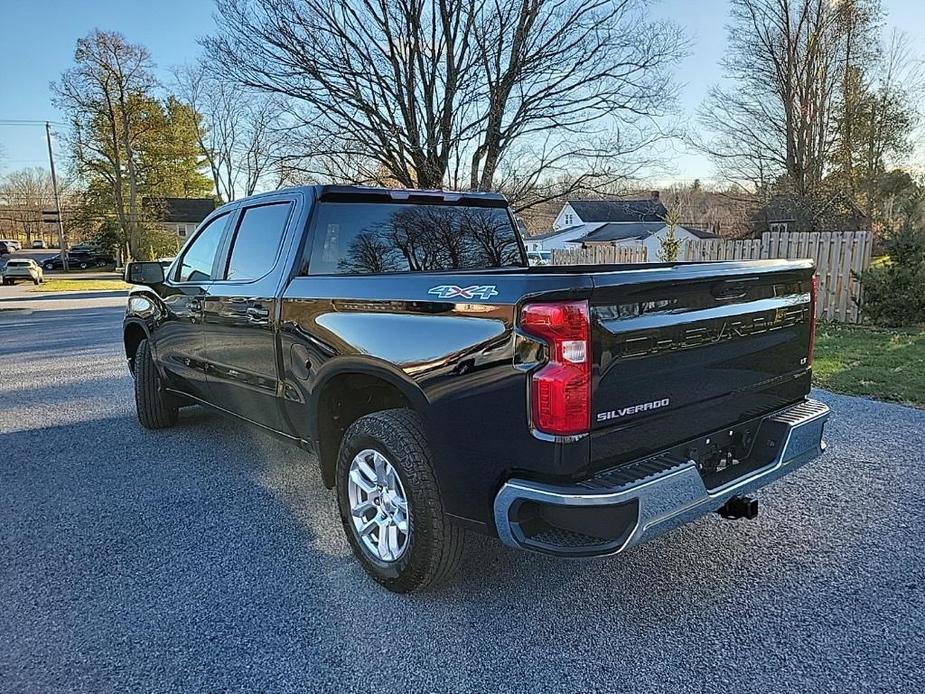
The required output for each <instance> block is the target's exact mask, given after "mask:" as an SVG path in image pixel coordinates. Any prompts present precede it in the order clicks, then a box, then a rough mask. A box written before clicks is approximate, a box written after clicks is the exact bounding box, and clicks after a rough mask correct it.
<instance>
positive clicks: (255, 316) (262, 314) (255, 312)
mask: <svg viewBox="0 0 925 694" xmlns="http://www.w3.org/2000/svg"><path fill="white" fill-rule="evenodd" d="M269 317H270V309H267V308H264V307H263V306H248V307H247V320H249V321H254V322H262V321H266V320H267V319H268V318H269Z"/></svg>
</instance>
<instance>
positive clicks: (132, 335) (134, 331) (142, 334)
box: [122, 320, 150, 373]
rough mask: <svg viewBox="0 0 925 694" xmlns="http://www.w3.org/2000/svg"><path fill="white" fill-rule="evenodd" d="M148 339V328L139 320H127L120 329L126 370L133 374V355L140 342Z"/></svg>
mask: <svg viewBox="0 0 925 694" xmlns="http://www.w3.org/2000/svg"><path fill="white" fill-rule="evenodd" d="M147 339H150V335H149V333H148V327H147V326H146V325H145V324H144V323H143V322H142V321H140V320H129V321H127V322H126V323H125V325H124V326H123V328H122V342H123V344H124V345H125V358H126V359H128V368H129V369H130V370H131V372H132V373H135V353H136V352H137V351H138V345H140V344H141V341H142V340H147Z"/></svg>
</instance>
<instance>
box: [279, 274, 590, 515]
mask: <svg viewBox="0 0 925 694" xmlns="http://www.w3.org/2000/svg"><path fill="white" fill-rule="evenodd" d="M445 286H456V287H461V288H466V287H473V286H477V287H491V288H492V290H493V292H495V293H492V292H486V293H485V295H487V296H489V298H484V299H483V298H480V297H478V296H475V297H473V298H469V299H467V298H462V297H459V296H457V297H445V298H442V297H441V296H439V294H441V293H444V294H445V293H446V292H439V291H437V292H434V291H432V290H435V288H438V287H445ZM589 288H590V283H589V281H587V279H583V278H580V277H574V276H572V277H568V276H564V277H563V276H549V277H544V276H542V275H540V276H537V275H532V274H531V275H529V276H528V275H527V274H526V273H524V272H520V271H516V272H508V271H498V272H486V273H472V272H468V273H458V274H452V273H407V274H395V275H375V276H374V275H370V276H349V275H340V276H309V277H296V278H295V279H293V280H292V281H291V283H290V284H289V286H288V288H287V289H286V292H285V294H284V296H283V302H282V314H281V324H280V325H281V340H282V354H283V356H284V378H285V388H286V391H287V393H288V395H287V408H288V411H289V414H290V417H291V418H293V420H294V426H298V423H297V422H298V421H302V422H308V421H310V420H311V418H312V417H313V413H312V412H311V410H310V407H309V403H311V402H312V399H313V394H314V391H315V390H316V389H318V388H321V387H323V385H324V382H325V380H326V378H327V376H328V375H329V374H333V373H342V372H344V371H349V370H351V369H356V370H358V371H363V372H366V373H369V372H373V373H375V372H376V371H377V370H378V372H379V373H381V374H382V375H383V377H384V378H386V379H395V378H399V379H401V380H402V382H403V383H404V384H405V386H406V388H407V389H408V390H406V392H409V391H410V392H412V393H414V394H416V395H413V396H412V397H411V398H409V399H410V400H411V402H412V405H413V406H416V409H417V410H418V412H419V413H420V414H421V416H422V418H423V420H424V425H425V429H426V431H427V435H428V440H429V443H430V445H431V449H432V451H433V454H434V458H435V460H434V464H435V473H436V476H437V480H438V483H439V485H440V488H441V491H442V493H443V495H444V503H445V505H446V508H447V511H448V512H449V513H451V514H453V515H455V516H458V517H461V518H465V519H467V520H469V521H473V522H475V523H478V524H482V525H488V524H490V523H491V504H492V500H493V497H494V493H495V492H496V490H497V489H498V487H499V486H500V484H501V483H502V482H503V481H504V479H506V478H507V477H509V476H510V475H511V474H513V473H515V472H520V471H525V472H528V473H534V474H542V475H544V476H568V475H571V474H573V473H574V471H576V470H578V469H583V468H584V467H586V466H587V462H588V444H587V440H584V441H579V442H577V443H573V444H556V443H551V442H548V441H542V440H540V439H538V438H535V437H534V436H533V435H532V434H531V433H530V430H529V424H528V421H527V409H526V387H527V381H526V375H525V374H524V373H523V372H522V371H519V370H517V369H516V368H514V365H513V350H514V333H515V325H514V324H515V312H516V310H517V307H518V305H519V303H520V302H521V301H522V300H523V299H524V297H525V296H530V295H537V294H543V295H544V296H547V297H550V298H556V297H575V296H576V295H577V294H581V293H582V292H584V293H585V294H586V295H587V292H588V290H589ZM296 345H300V346H301V347H300V348H299V349H300V350H305V351H306V352H307V353H308V355H309V359H310V362H311V364H312V370H311V373H309V374H306V373H304V371H300V369H299V367H298V364H296V363H294V361H293V360H292V359H290V358H288V357H287V355H290V354H291V353H292V349H293V347H294V346H296Z"/></svg>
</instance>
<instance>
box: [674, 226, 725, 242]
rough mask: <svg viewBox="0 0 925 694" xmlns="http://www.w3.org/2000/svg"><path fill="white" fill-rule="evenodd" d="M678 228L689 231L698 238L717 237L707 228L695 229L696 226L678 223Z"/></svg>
mask: <svg viewBox="0 0 925 694" xmlns="http://www.w3.org/2000/svg"><path fill="white" fill-rule="evenodd" d="M678 227H679V228H681V229H684V231H687V232H690V233H691V234H693V235H694V236H696V237H697V238H698V239H716V238H719V236H718V235H717V234H714V233H713V232H712V231H709V230H707V229H697V228H696V227H686V226H681V225H678Z"/></svg>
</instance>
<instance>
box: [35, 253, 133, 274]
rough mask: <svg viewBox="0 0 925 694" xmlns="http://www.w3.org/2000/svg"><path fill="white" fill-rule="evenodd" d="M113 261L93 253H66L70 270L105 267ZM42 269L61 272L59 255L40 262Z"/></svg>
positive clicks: (61, 266) (61, 264)
mask: <svg viewBox="0 0 925 694" xmlns="http://www.w3.org/2000/svg"><path fill="white" fill-rule="evenodd" d="M114 263H115V261H114V260H113V259H112V258H108V257H106V256H102V255H97V254H95V253H68V254H67V265H68V269H70V270H87V269H89V268H98V267H105V266H107V265H113V264H114ZM42 267H43V268H45V269H46V270H61V269H62V268H63V267H64V265H63V263H62V261H61V255H60V254H58V255H52V256H49V257H47V258H45V259H44V260H42Z"/></svg>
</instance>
